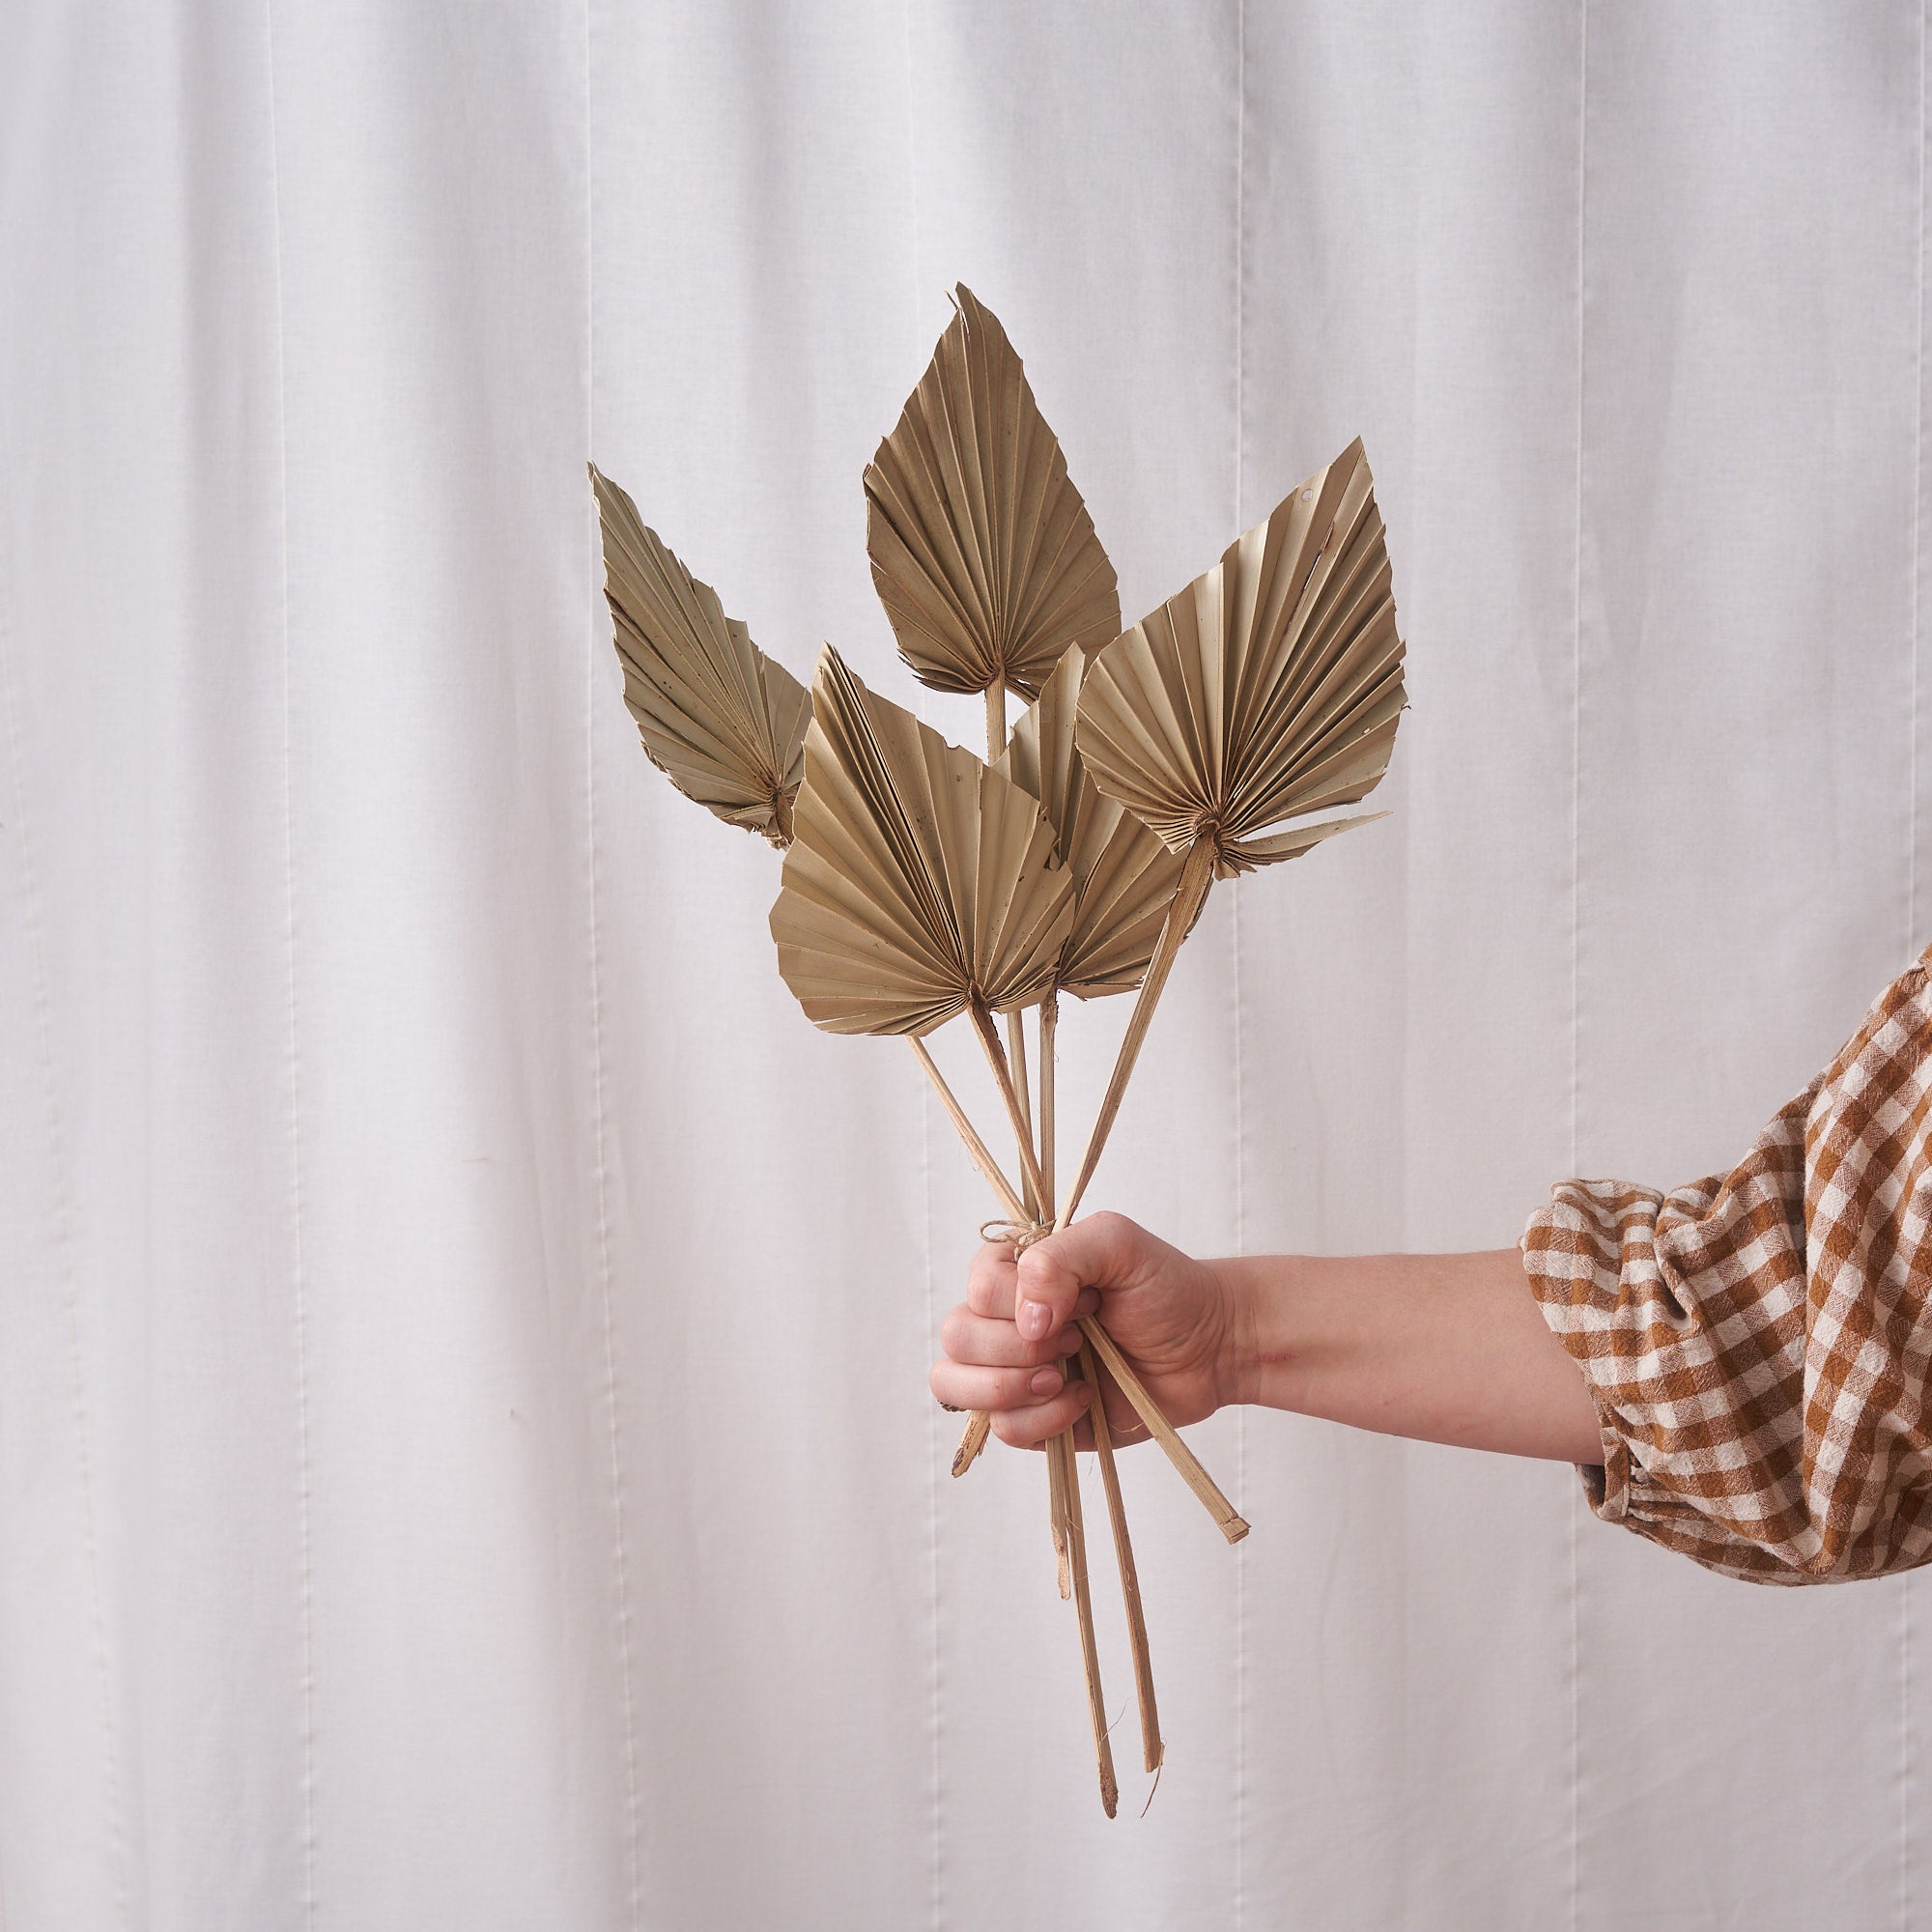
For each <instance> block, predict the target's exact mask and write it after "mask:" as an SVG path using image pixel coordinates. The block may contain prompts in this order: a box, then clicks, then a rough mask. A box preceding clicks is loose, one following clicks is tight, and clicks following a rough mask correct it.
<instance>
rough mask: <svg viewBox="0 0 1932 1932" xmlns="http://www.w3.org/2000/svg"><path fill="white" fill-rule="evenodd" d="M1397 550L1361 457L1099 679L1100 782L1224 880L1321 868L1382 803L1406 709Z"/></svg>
mask: <svg viewBox="0 0 1932 1932" xmlns="http://www.w3.org/2000/svg"><path fill="white" fill-rule="evenodd" d="M1403 649H1404V647H1403V641H1402V638H1401V635H1400V634H1399V632H1398V631H1397V628H1396V613H1395V599H1394V595H1393V592H1392V590H1391V587H1390V573H1389V560H1388V546H1387V543H1386V540H1385V534H1384V531H1383V527H1382V520H1381V515H1380V512H1379V511H1378V508H1377V506H1376V499H1375V481H1374V478H1373V476H1372V475H1371V473H1370V470H1369V465H1368V459H1367V457H1366V456H1365V455H1364V454H1363V450H1362V445H1361V443H1360V442H1359V441H1356V442H1354V443H1351V444H1350V446H1349V448H1348V449H1346V450H1344V451H1343V452H1342V454H1341V455H1340V456H1339V457H1337V458H1336V459H1335V461H1334V462H1333V463H1331V464H1329V465H1328V467H1327V468H1326V469H1322V470H1320V471H1318V472H1317V474H1315V475H1314V476H1311V477H1309V478H1308V479H1307V481H1306V482H1304V483H1302V484H1300V485H1299V486H1297V487H1296V488H1295V489H1294V490H1293V491H1292V492H1290V494H1289V495H1288V496H1287V497H1284V498H1283V499H1282V501H1281V502H1280V503H1279V504H1277V505H1276V507H1275V509H1274V510H1273V511H1272V513H1271V514H1270V515H1269V516H1268V517H1267V518H1266V519H1265V521H1264V522H1263V523H1261V524H1258V525H1257V526H1255V527H1254V528H1253V529H1251V530H1249V531H1248V532H1247V533H1246V534H1245V535H1243V536H1242V537H1240V538H1238V539H1237V540H1236V542H1235V543H1234V544H1232V545H1231V546H1230V547H1229V549H1228V550H1227V552H1226V553H1225V554H1223V556H1222V558H1221V560H1220V562H1219V563H1217V564H1216V565H1215V566H1214V568H1213V569H1212V570H1210V571H1208V573H1207V574H1206V575H1205V576H1203V577H1199V578H1197V579H1196V580H1195V581H1194V582H1192V583H1191V584H1189V585H1188V586H1187V588H1186V589H1185V590H1183V591H1181V592H1180V593H1179V595H1178V596H1175V597H1170V598H1169V599H1168V600H1167V602H1166V603H1165V604H1163V605H1162V606H1161V607H1160V608H1159V609H1158V610H1157V611H1152V612H1151V614H1150V615H1148V616H1147V617H1144V618H1143V619H1142V620H1141V621H1140V622H1139V623H1138V624H1136V625H1135V626H1134V627H1133V628H1132V629H1131V630H1129V631H1127V632H1125V633H1124V634H1123V635H1122V637H1121V638H1120V639H1117V640H1116V641H1115V642H1114V643H1113V644H1111V645H1109V646H1108V647H1107V648H1106V649H1105V650H1103V651H1102V652H1101V653H1100V655H1099V656H1098V657H1097V658H1096V659H1095V660H1094V664H1093V666H1092V668H1091V669H1090V671H1089V674H1088V676H1087V679H1086V682H1085V683H1084V685H1083V686H1082V688H1081V696H1080V715H1079V722H1078V726H1077V732H1076V736H1077V741H1078V745H1079V749H1080V753H1081V755H1082V756H1083V757H1084V758H1085V760H1086V761H1087V766H1088V769H1089V771H1090V772H1091V773H1092V774H1093V777H1094V782H1095V783H1096V784H1097V785H1098V786H1099V787H1100V789H1101V790H1102V791H1103V792H1105V793H1106V794H1107V795H1108V796H1109V797H1110V798H1114V799H1117V800H1119V801H1120V803H1121V804H1122V805H1123V806H1125V807H1126V809H1127V810H1130V811H1132V812H1133V813H1135V814H1136V816H1138V817H1139V818H1141V819H1142V820H1143V821H1144V822H1145V823H1146V824H1148V825H1149V826H1150V827H1151V828H1152V830H1153V831H1154V832H1155V833H1157V834H1158V835H1159V837H1160V838H1161V839H1162V840H1163V842H1164V843H1165V844H1166V845H1167V846H1168V848H1169V849H1170V850H1172V851H1176V852H1183V851H1185V850H1186V849H1187V847H1188V846H1189V845H1191V844H1192V843H1193V842H1194V840H1195V839H1196V838H1209V839H1211V840H1212V841H1213V844H1214V849H1215V855H1216V860H1217V870H1218V871H1219V872H1220V874H1221V875H1222V876H1223V877H1226V876H1229V875H1231V874H1232V873H1234V872H1236V871H1245V870H1248V869H1251V868H1252V867H1255V866H1258V865H1270V864H1274V863H1276V862H1277V861H1279V860H1282V859H1287V858H1293V857H1295V856H1297V855H1298V854H1299V853H1301V852H1304V851H1307V850H1308V849H1310V847H1311V846H1312V845H1314V844H1315V843H1317V842H1319V840H1320V838H1325V837H1327V836H1329V834H1330V833H1332V832H1336V831H1342V830H1346V829H1348V828H1349V827H1350V826H1352V825H1356V824H1361V823H1365V822H1366V820H1364V819H1350V820H1346V821H1334V822H1333V823H1331V824H1329V825H1328V826H1327V827H1326V828H1325V829H1323V828H1314V827H1301V826H1297V827H1296V828H1295V829H1294V830H1293V831H1291V832H1289V833H1286V834H1282V835H1277V836H1275V837H1272V838H1263V837H1259V836H1258V835H1260V834H1262V833H1264V832H1265V830H1266V828H1268V827H1269V826H1275V825H1280V824H1281V823H1282V822H1283V821H1284V820H1289V819H1297V820H1299V819H1304V818H1306V817H1307V816H1308V815H1309V814H1312V813H1317V812H1321V811H1323V810H1329V809H1331V808H1333V807H1335V806H1339V805H1351V804H1354V803H1356V802H1357V801H1358V800H1360V799H1363V798H1365V797H1367V796H1368V794H1369V793H1370V792H1371V791H1373V790H1374V789H1375V788H1376V786H1377V785H1378V783H1379V782H1380V781H1381V778H1382V774H1383V773H1384V772H1385V771H1386V770H1387V769H1388V761H1389V753H1390V751H1391V749H1392V748H1393V746H1394V743H1395V734H1396V727H1397V725H1398V724H1399V722H1400V720H1401V715H1402V711H1403V707H1404V704H1405V702H1406V696H1405V692H1404V687H1403Z"/></svg>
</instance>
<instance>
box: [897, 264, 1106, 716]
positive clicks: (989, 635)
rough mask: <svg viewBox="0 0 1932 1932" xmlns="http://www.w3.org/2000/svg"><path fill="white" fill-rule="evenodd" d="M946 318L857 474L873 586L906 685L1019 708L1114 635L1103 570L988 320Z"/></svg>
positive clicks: (1082, 513) (960, 299)
mask: <svg viewBox="0 0 1932 1932" xmlns="http://www.w3.org/2000/svg"><path fill="white" fill-rule="evenodd" d="M954 299H955V302H956V304H957V308H958V313H957V314H956V315H955V316H954V317H953V319H952V322H951V323H950V324H948V326H947V328H946V332H945V333H944V334H943V335H942V336H941V337H940V338H939V346H938V347H937V348H936V349H935V350H934V351H933V354H932V361H931V363H930V365H929V366H928V367H927V369H926V372H925V374H924V375H923V377H922V378H921V379H920V384H919V387H918V388H917V389H915V390H914V391H913V393H912V395H911V396H910V397H909V398H908V399H907V402H906V406H905V412H904V413H903V414H902V415H901V416H900V417H899V420H898V426H897V427H896V428H895V430H894V431H893V433H892V434H891V435H890V436H889V437H887V438H886V440H884V441H883V442H882V443H880V445H879V448H878V453H877V454H876V455H875V456H874V457H873V459H872V461H871V464H870V465H869V466H868V467H867V470H866V504H867V514H866V547H867V551H868V552H869V554H870V555H871V559H872V582H874V583H875V584H876V585H877V586H878V591H879V597H880V600H881V601H882V602H883V603H884V605H885V607H886V614H887V615H888V616H889V617H890V618H891V619H892V625H893V630H894V633H895V635H896V637H897V638H898V642H899V653H900V655H901V656H902V657H903V658H904V659H905V661H906V663H907V664H908V665H910V666H911V667H912V669H913V672H914V674H915V675H916V676H917V677H919V679H920V680H921V681H922V682H923V683H924V684H929V685H931V686H933V687H934V688H935V689H936V690H939V691H959V692H975V691H984V690H986V689H987V688H988V687H989V686H992V685H995V684H1004V685H1005V686H1006V687H1007V688H1008V689H1009V690H1012V691H1017V692H1021V693H1023V694H1024V695H1025V696H1028V697H1033V696H1037V693H1038V691H1039V688H1040V685H1041V683H1042V682H1043V681H1044V680H1045V678H1046V676H1047V673H1048V672H1049V671H1051V670H1052V669H1053V667H1054V666H1055V664H1057V663H1058V662H1059V660H1060V657H1061V654H1062V653H1063V652H1064V651H1065V650H1067V649H1068V648H1069V647H1070V646H1073V645H1078V646H1079V647H1080V648H1081V649H1083V650H1086V651H1095V650H1098V649H1099V648H1100V647H1101V645H1103V644H1106V643H1110V642H1111V641H1112V640H1113V639H1115V638H1116V637H1118V636H1119V635H1120V629H1121V599H1120V593H1119V590H1118V589H1117V587H1116V585H1115V582H1114V566H1113V565H1112V564H1111V563H1109V562H1108V561H1107V553H1106V552H1105V551H1104V550H1102V549H1101V548H1100V540H1099V538H1098V537H1096V536H1095V535H1094V520H1093V518H1092V517H1090V516H1089V515H1088V514H1087V505H1086V504H1085V503H1084V502H1083V501H1082V500H1081V497H1080V493H1079V491H1078V490H1076V489H1075V488H1074V487H1073V484H1072V482H1071V480H1070V479H1069V478H1068V476H1067V473H1066V459H1065V456H1064V455H1063V454H1062V453H1061V448H1060V443H1059V441H1058V440H1057V439H1056V438H1055V436H1054V434H1053V432H1052V430H1050V429H1049V428H1048V427H1047V425H1046V418H1045V417H1044V416H1042V415H1041V414H1040V412H1039V407H1038V405H1037V403H1036V402H1035V401H1034V396H1033V390H1032V389H1031V388H1030V387H1029V386H1028V384H1027V380H1026V374H1025V371H1024V369H1023V368H1022V366H1021V363H1020V358H1019V357H1018V355H1015V354H1014V353H1013V347H1012V344H1011V343H1010V342H1009V341H1008V340H1007V333H1006V330H1005V329H1003V328H1002V327H1000V324H999V320H998V318H997V317H995V316H994V314H993V313H992V311H991V310H990V309H988V308H986V307H984V306H983V305H982V304H980V302H979V301H977V300H976V299H975V298H974V297H973V295H972V293H971V291H970V290H968V289H967V288H966V286H965V285H964V284H963V283H962V284H961V285H960V287H959V290H958V293H957V295H956V297H955V298H954Z"/></svg>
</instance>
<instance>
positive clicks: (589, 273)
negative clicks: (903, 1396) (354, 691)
mask: <svg viewBox="0 0 1932 1932" xmlns="http://www.w3.org/2000/svg"><path fill="white" fill-rule="evenodd" d="M591 12H592V0H584V6H583V437H584V441H585V442H586V443H587V444H594V442H595V440H596V399H597V300H596V215H595V211H596V169H595V162H594V156H593V155H592V152H591V130H592V102H593V98H594V96H593V85H592V61H591ZM584 525H585V531H586V544H585V550H586V554H587V557H588V560H589V565H590V568H589V575H588V599H587V603H588V609H587V611H586V612H585V616H586V626H585V629H586V637H585V646H586V647H585V650H584V653H583V838H584V858H585V864H586V881H587V886H588V899H589V913H590V934H589V937H590V958H589V968H590V1071H591V1150H592V1161H593V1165H594V1168H595V1172H596V1177H597V1182H596V1185H597V1279H598V1293H599V1296H600V1299H601V1301H602V1303H603V1318H604V1399H605V1409H606V1431H607V1435H608V1436H609V1441H610V1450H611V1577H612V1582H613V1584H614V1586H615V1590H616V1598H617V1606H616V1607H617V1663H618V1671H619V1681H620V1682H621V1684H622V1685H623V1690H624V1820H625V1835H626V1838H627V1840H628V1861H629V1865H630V1883H629V1890H628V1893H627V1900H628V1905H629V1911H630V1919H631V1924H632V1927H633V1932H636V1928H638V1927H639V1926H640V1925H641V1923H642V1917H641V1915H642V1912H643V1826H642V1817H641V1808H640V1804H639V1792H638V1700H637V1688H636V1672H635V1668H634V1664H633V1659H632V1648H631V1566H630V1550H629V1546H628V1543H627V1540H626V1538H625V1534H624V1500H625V1491H624V1440H623V1428H622V1424H621V1422H620V1420H619V1403H618V1379H617V1339H616V1326H617V1321H616V1311H615V1308H614V1305H613V1297H612V1294H611V1166H610V1159H609V1152H608V1150H609V1113H608V1110H607V1107H606V1104H605V1096H604V966H603V944H602V935H601V930H600V927H599V923H598V910H597V677H596V666H597V656H598V649H597V646H598V637H597V633H598V630H599V628H600V626H599V621H598V620H599V618H600V616H601V615H602V609H601V607H602V590H601V586H602V582H603V571H602V562H603V540H602V536H601V534H600V533H599V531H598V528H597V526H596V525H595V524H594V522H592V521H591V520H590V519H589V518H588V517H587V516H586V518H585V519H584Z"/></svg>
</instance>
